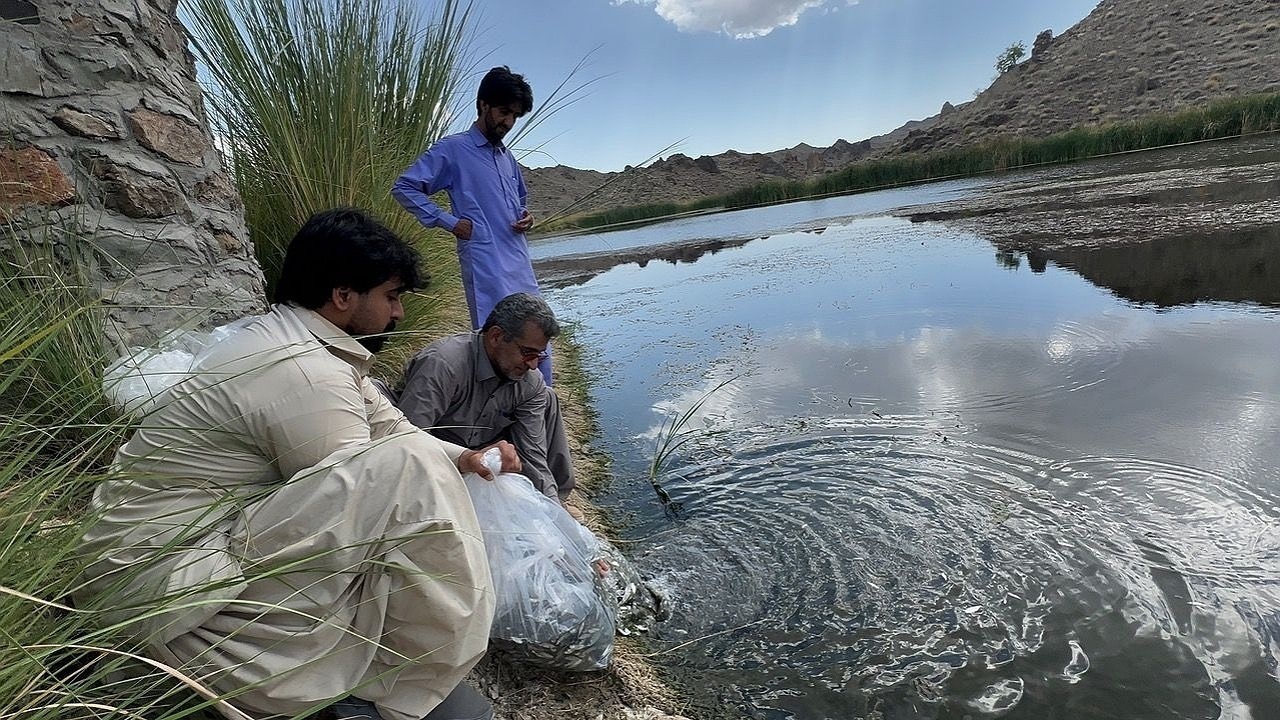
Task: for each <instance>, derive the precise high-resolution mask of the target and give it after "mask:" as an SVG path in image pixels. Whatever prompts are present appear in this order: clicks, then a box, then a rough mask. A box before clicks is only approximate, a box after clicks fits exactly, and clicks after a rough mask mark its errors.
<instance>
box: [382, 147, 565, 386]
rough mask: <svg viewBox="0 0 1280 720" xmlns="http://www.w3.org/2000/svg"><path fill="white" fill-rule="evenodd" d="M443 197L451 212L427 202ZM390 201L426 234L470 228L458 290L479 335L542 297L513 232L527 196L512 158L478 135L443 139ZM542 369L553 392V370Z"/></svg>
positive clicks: (461, 250)
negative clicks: (462, 222)
mask: <svg viewBox="0 0 1280 720" xmlns="http://www.w3.org/2000/svg"><path fill="white" fill-rule="evenodd" d="M441 190H443V191H445V193H446V194H448V196H449V205H450V207H451V210H452V212H450V211H447V210H445V209H444V208H441V207H440V206H439V205H437V204H435V203H434V202H432V201H431V196H432V195H434V194H435V193H437V192H440V191H441ZM391 194H392V195H394V196H395V198H396V200H397V201H398V202H399V203H400V205H401V206H403V207H404V209H405V210H408V211H409V212H411V213H413V215H414V216H415V217H417V218H418V221H419V222H421V223H422V224H423V225H425V226H426V227H429V228H435V227H438V228H444V229H445V230H449V231H452V230H453V228H454V226H456V225H457V224H458V220H459V219H461V218H466V219H468V220H470V221H471V239H470V240H458V241H457V246H458V264H459V265H460V267H461V269H462V289H463V292H465V293H466V296H467V309H468V310H469V311H470V312H471V326H472V328H474V329H477V330H478V329H480V326H481V325H483V324H484V321H485V319H486V318H488V317H489V313H490V311H492V310H493V306H494V305H496V304H498V301H499V300H501V299H502V298H504V297H506V296H508V295H510V294H512V293H516V292H528V293H533V294H535V295H537V294H539V291H538V281H537V279H536V278H535V277H534V275H533V264H532V261H530V259H529V243H528V241H527V240H526V239H525V236H524V233H521V232H516V231H515V230H513V229H511V225H512V224H513V223H515V222H516V221H517V220H519V219H520V217H521V216H522V215H524V212H525V202H526V200H527V198H528V195H529V193H528V190H527V189H526V188H525V184H524V177H523V176H522V175H521V174H520V166H519V165H518V164H517V163H516V159H515V158H514V157H512V155H511V151H510V150H508V149H507V147H506V146H505V145H503V144H501V143H498V144H497V145H494V144H493V143H490V142H489V140H488V139H487V138H485V136H484V133H482V132H480V130H479V128H477V127H476V126H475V125H472V126H471V127H470V128H469V129H468V130H467V131H466V132H461V133H457V134H455V135H449V136H447V137H444V138H441V139H440V141H439V142H437V143H435V144H434V145H432V146H431V147H430V148H429V149H428V150H427V151H426V152H425V153H423V154H422V156H421V157H419V158H418V159H417V161H416V162H414V163H413V164H412V165H410V166H409V168H408V169H407V170H405V171H404V174H402V175H401V176H400V177H399V178H398V179H397V180H396V182H395V184H394V185H392V187H391ZM539 369H540V370H541V371H542V375H543V378H544V380H545V381H546V382H547V384H548V385H549V384H551V362H550V360H549V359H547V360H544V361H543V362H542V363H541V364H540V365H539Z"/></svg>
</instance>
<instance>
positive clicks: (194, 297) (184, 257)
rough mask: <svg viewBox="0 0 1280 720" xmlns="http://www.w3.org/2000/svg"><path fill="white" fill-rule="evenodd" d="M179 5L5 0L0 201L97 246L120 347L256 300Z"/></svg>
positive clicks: (25, 230) (235, 312)
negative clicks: (187, 46)
mask: <svg viewBox="0 0 1280 720" xmlns="http://www.w3.org/2000/svg"><path fill="white" fill-rule="evenodd" d="M175 12H176V2H175V0H94V1H90V0H41V2H39V3H33V2H28V1H27V0H2V1H0V23H2V29H3V32H0V128H2V129H3V130H4V136H3V140H0V214H3V215H4V217H5V218H8V219H9V220H11V226H12V227H14V228H17V230H18V236H19V238H21V237H26V238H28V241H30V242H36V241H41V242H43V241H45V240H47V239H49V238H53V239H54V240H55V241H56V243H57V244H58V246H59V247H58V248H55V249H60V250H61V251H63V252H64V253H65V255H66V256H67V257H71V256H78V257H88V258H90V260H89V262H88V267H87V268H86V270H87V271H88V275H89V277H90V278H91V280H92V282H93V283H94V285H95V287H96V288H97V289H98V291H99V292H100V293H101V295H102V297H103V298H104V300H105V301H106V302H107V304H108V306H109V308H110V317H109V321H110V322H109V324H108V328H107V336H108V338H109V340H110V341H111V342H112V343H113V344H115V345H117V346H126V345H132V344H139V343H146V342H149V341H151V340H153V339H155V337H156V335H157V334H158V333H161V332H163V331H165V330H167V329H170V328H173V327H177V326H179V325H188V324H209V323H216V322H221V321H225V320H227V319H230V318H232V317H238V316H240V315H244V314H246V313H250V312H254V311H257V310H260V309H261V308H263V307H264V297H263V295H264V291H263V279H262V272H261V270H260V269H259V268H258V265H257V262H256V260H255V259H254V257H253V252H252V247H251V245H250V244H249V242H248V236H247V231H246V229H245V225H244V212H243V206H242V205H241V202H240V198H239V195H238V194H237V193H236V191H235V189H234V184H233V183H232V182H231V180H230V179H229V178H228V177H227V175H226V173H225V171H224V169H223V166H222V159H221V157H220V156H219V154H218V152H217V150H216V149H215V148H214V146H213V143H212V141H211V136H210V132H209V127H208V123H207V121H206V119H205V115H204V107H203V105H202V100H201V94H200V90H199V87H198V86H197V84H196V78H195V68H194V64H193V61H192V58H191V55H190V54H189V53H188V51H187V48H186V44H185V40H184V36H183V33H182V30H181V28H180V27H179V25H178V22H177V20H176V17H175ZM10 235H12V233H10ZM10 240H12V238H10ZM72 246H75V247H72ZM13 251H14V248H12V247H8V248H6V252H7V253H9V252H13ZM86 251H88V252H86Z"/></svg>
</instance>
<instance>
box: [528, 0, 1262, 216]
mask: <svg viewBox="0 0 1280 720" xmlns="http://www.w3.org/2000/svg"><path fill="white" fill-rule="evenodd" d="M993 59H994V53H993ZM1274 91H1280V0H1168V1H1167V2H1163V1H1162V2H1156V1H1155V0H1102V2H1101V3H1099V4H1098V6H1097V8H1095V9H1094V11H1093V12H1092V13H1090V14H1089V16H1088V17H1086V18H1085V19H1084V20H1081V21H1080V22H1079V23H1077V24H1076V25H1075V26H1074V27H1072V28H1071V29H1069V30H1067V31H1066V32H1064V33H1062V34H1060V35H1056V36H1055V34H1054V32H1053V30H1045V31H1043V32H1041V33H1040V34H1039V35H1037V36H1036V38H1035V41H1034V44H1033V45H1032V48H1031V57H1030V58H1029V59H1028V60H1026V61H1024V62H1022V63H1020V64H1018V65H1016V66H1014V68H1013V69H1012V70H1010V71H1009V72H1007V73H1004V74H1002V75H1001V76H999V77H998V78H996V80H995V81H994V82H993V83H992V84H991V86H990V87H989V88H987V89H986V90H985V91H983V92H982V93H980V94H979V95H978V96H977V97H976V98H975V99H974V100H972V101H970V102H967V103H963V104H958V105H952V104H951V103H949V102H948V103H944V104H943V105H942V112H941V113H940V114H939V115H935V116H934V117H931V118H927V119H925V120H923V121H918V122H909V123H907V124H906V125H903V126H902V127H900V128H898V129H897V130H895V131H893V132H892V133H889V134H888V135H884V136H880V137H876V138H870V139H869V140H864V141H862V142H861V143H847V142H844V141H838V142H837V143H836V144H835V145H833V146H831V147H830V148H813V147H810V146H808V145H804V144H800V145H797V146H796V147H794V148H791V149H789V150H778V151H775V152H771V153H764V154H762V155H760V154H757V155H747V154H743V153H737V152H734V151H732V150H730V151H727V152H725V153H722V154H720V155H714V156H710V159H711V160H712V161H714V166H715V167H716V168H717V169H718V172H717V173H710V172H707V171H706V170H705V168H704V167H697V166H695V167H692V168H687V167H679V168H677V169H672V168H670V167H669V165H670V159H669V160H668V163H666V164H664V163H655V164H654V166H651V167H648V168H632V169H628V170H627V171H625V172H624V173H621V174H620V175H621V177H616V176H618V175H619V174H618V173H608V174H605V173H598V172H594V171H589V170H575V169H573V168H567V167H563V166H561V167H557V168H550V169H538V170H527V171H526V174H525V178H526V180H527V181H528V184H529V192H530V197H531V205H532V206H533V208H534V213H535V214H536V215H541V216H543V217H545V216H546V215H547V214H548V213H550V212H553V211H558V210H560V209H561V208H563V207H565V206H566V205H568V204H569V203H570V202H572V201H573V200H576V199H578V198H580V197H582V196H583V195H585V194H586V193H587V192H588V191H589V190H591V189H593V188H596V187H598V186H599V185H600V184H602V183H604V182H605V181H608V180H612V181H613V182H612V184H611V185H610V188H609V189H608V190H607V191H604V192H602V193H599V194H597V195H596V196H594V197H592V198H591V199H590V200H589V201H588V202H585V203H582V204H581V205H579V206H578V207H575V208H574V209H573V212H580V211H582V210H583V209H587V210H590V209H600V208H606V207H618V206H626V205H641V204H646V203H655V202H672V201H688V200H694V199H697V198H700V197H704V196H707V195H717V194H723V193H725V192H728V191H730V190H734V189H737V188H740V187H745V186H749V185H754V184H756V183H761V182H767V181H771V180H791V179H803V178H808V177H813V176H815V175H821V174H825V173H829V172H832V171H835V170H839V169H840V168H842V167H844V166H846V165H848V164H849V163H852V162H856V161H858V160H861V159H863V158H866V157H878V156H882V155H886V154H898V153H908V152H920V151H928V150H935V149H942V148H949V147H957V146H961V145H966V144H970V143H974V142H981V141H984V140H989V139H992V138H994V137H996V136H1000V135H1025V136H1030V137H1040V136H1045V135H1051V134H1053V133H1055V132H1058V131H1061V130H1066V129H1069V128H1072V127H1076V126H1080V125H1088V124H1096V123H1106V122H1113V121H1117V120H1127V119H1131V118H1134V117H1140V116H1143V115H1149V114H1153V113H1160V112H1169V111H1174V110H1177V109H1179V108H1183V107H1187V106H1190V105H1197V104H1203V103H1206V102H1209V101H1211V100H1213V99H1215V98H1219V97H1225V96H1232V95H1240V94H1247V93H1258V92H1274ZM939 100H942V98H939ZM762 156H767V157H769V158H772V159H773V160H774V161H776V162H777V164H778V166H781V167H780V168H779V167H777V166H774V165H772V164H769V163H764V162H759V161H757V160H755V159H754V158H758V157H762ZM700 159H701V158H700ZM677 164H678V163H677ZM703 165H704V166H705V165H708V164H706V163H704V164H703ZM659 166H663V167H666V169H664V170H659V171H655V170H654V168H655V167H659Z"/></svg>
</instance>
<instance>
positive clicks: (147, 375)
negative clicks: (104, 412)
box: [102, 316, 257, 416]
mask: <svg viewBox="0 0 1280 720" xmlns="http://www.w3.org/2000/svg"><path fill="white" fill-rule="evenodd" d="M255 317H257V316H249V317H244V318H240V319H239V320H235V321H233V322H230V323H227V324H226V325H220V326H218V327H216V328H214V329H213V330H210V331H209V332H197V331H193V330H174V331H170V332H169V333H167V334H165V335H164V337H162V338H160V340H158V341H157V342H156V344H155V346H154V347H147V348H142V347H134V348H129V354H128V355H125V356H124V357H121V358H117V359H116V360H115V361H114V362H112V363H111V364H110V365H108V366H107V369H106V371H105V372H104V373H103V377H102V392H103V394H105V395H106V396H107V400H109V401H111V404H112V405H115V406H116V407H117V408H119V409H120V410H122V411H124V412H126V413H131V414H135V415H138V416H142V415H145V414H147V413H148V412H150V411H151V410H152V409H153V408H154V407H155V405H156V401H157V399H158V398H159V397H160V395H161V394H162V393H164V391H165V390H168V389H169V388H171V387H173V386H174V385H177V384H178V383H180V382H182V381H183V380H184V379H186V378H187V376H189V375H190V374H191V370H192V368H193V367H195V364H196V362H197V361H198V360H199V358H200V356H201V355H202V354H203V353H204V352H205V351H206V350H208V349H209V348H211V347H213V346H214V345H216V344H217V343H219V342H221V341H223V340H225V339H227V338H228V337H230V336H231V335H232V334H233V333H235V332H236V331H237V330H239V329H240V328H242V327H244V326H245V325H247V324H249V322H251V321H252V320H254V318H255Z"/></svg>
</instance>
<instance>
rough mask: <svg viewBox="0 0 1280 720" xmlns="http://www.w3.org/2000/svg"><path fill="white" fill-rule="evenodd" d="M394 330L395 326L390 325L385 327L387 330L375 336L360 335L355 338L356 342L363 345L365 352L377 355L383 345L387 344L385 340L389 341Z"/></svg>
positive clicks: (393, 324)
mask: <svg viewBox="0 0 1280 720" xmlns="http://www.w3.org/2000/svg"><path fill="white" fill-rule="evenodd" d="M395 329H396V324H395V323H391V324H389V325H387V328H386V329H385V330H383V331H382V332H380V333H377V334H376V335H362V336H360V337H358V338H356V342H358V343H360V344H361V345H363V346H364V349H365V350H368V351H369V352H371V353H377V352H378V351H379V350H381V349H382V346H383V345H386V344H387V340H388V339H390V337H391V333H392V332H394V331H395Z"/></svg>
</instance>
